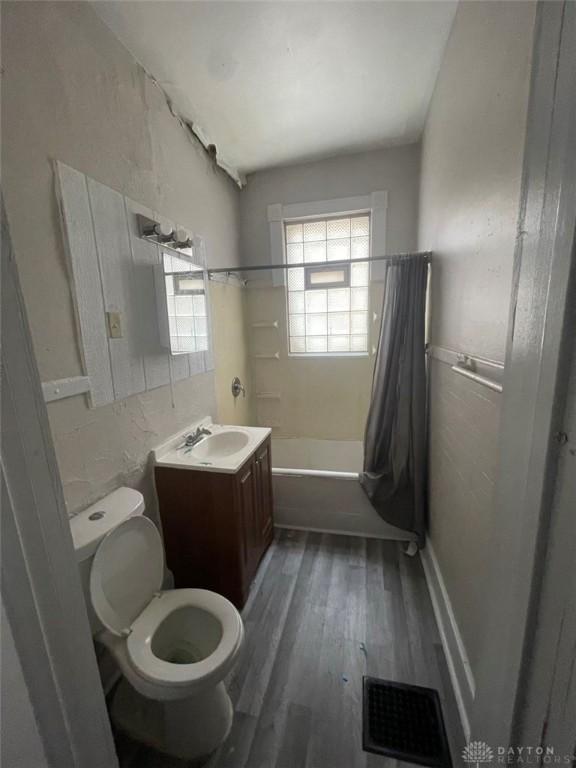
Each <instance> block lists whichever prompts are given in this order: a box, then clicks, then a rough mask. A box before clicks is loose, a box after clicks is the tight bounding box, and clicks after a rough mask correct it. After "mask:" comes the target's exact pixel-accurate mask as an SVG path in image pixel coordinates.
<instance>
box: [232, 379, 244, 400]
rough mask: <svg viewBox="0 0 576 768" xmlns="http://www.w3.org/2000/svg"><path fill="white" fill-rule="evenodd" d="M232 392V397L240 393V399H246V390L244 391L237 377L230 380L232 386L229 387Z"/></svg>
mask: <svg viewBox="0 0 576 768" xmlns="http://www.w3.org/2000/svg"><path fill="white" fill-rule="evenodd" d="M230 389H231V391H232V395H233V396H234V397H238V396H239V395H240V392H242V397H246V390H245V389H244V385H243V384H242V382H241V381H240V379H239V378H238V376H234V378H233V379H232V386H231V387H230Z"/></svg>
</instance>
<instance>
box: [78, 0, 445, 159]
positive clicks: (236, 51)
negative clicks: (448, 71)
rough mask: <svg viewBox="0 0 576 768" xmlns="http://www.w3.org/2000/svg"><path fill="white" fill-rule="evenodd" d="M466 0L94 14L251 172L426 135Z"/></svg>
mask: <svg viewBox="0 0 576 768" xmlns="http://www.w3.org/2000/svg"><path fill="white" fill-rule="evenodd" d="M456 5H457V3H456V2H455V1H454V2H439V1H436V2H429V1H425V2H417V1H410V0H404V1H401V2H386V1H378V0H377V1H376V2H362V1H358V2H305V1H304V2H303V1H300V2H270V1H268V2H243V1H242V0H240V1H237V2H218V1H217V0H216V1H215V0H212V1H211V2H196V1H192V2H191V1H189V2H175V1H174V0H170V1H169V2H168V1H164V2H158V1H155V0H149V1H148V2H142V1H139V2H132V1H131V0H115V1H114V2H108V1H107V0H105V1H102V0H99V1H98V2H94V3H93V8H94V10H95V11H96V13H97V14H98V15H99V16H100V17H101V18H102V20H103V21H104V22H105V23H106V24H107V25H108V26H109V27H110V29H111V30H112V31H113V32H114V34H115V35H116V36H117V37H118V38H119V39H120V40H121V41H122V42H123V43H124V45H125V46H126V47H127V48H128V49H129V50H130V51H131V52H132V54H133V55H134V56H135V57H136V59H137V60H138V61H139V62H140V63H141V64H142V65H143V66H144V67H145V69H146V70H147V71H148V72H149V73H150V74H151V75H153V76H154V77H155V78H156V80H157V81H158V82H159V84H160V85H161V86H162V88H163V89H164V91H165V92H166V94H167V95H168V96H169V97H170V99H171V101H172V103H173V106H174V108H175V110H176V111H177V112H178V113H180V114H181V115H182V117H184V118H186V119H187V120H190V121H192V123H193V124H194V125H195V127H196V128H197V129H198V131H199V133H200V134H201V135H202V136H204V137H205V138H206V139H207V141H208V142H210V143H214V144H215V145H216V147H217V150H218V157H219V159H220V160H221V161H223V162H224V163H226V164H227V165H229V166H231V167H232V168H234V169H235V170H237V171H239V172H240V173H242V174H246V173H250V172H252V171H256V170H260V169H263V168H267V167H271V166H277V165H284V164H288V163H294V162H298V161H302V160H311V159H316V158H319V157H326V156H331V155H336V154H343V153H349V152H355V151H360V150H363V149H373V148H376V147H384V146H392V145H396V144H406V143H409V142H412V141H415V140H417V139H418V138H419V136H420V133H421V131H422V128H423V125H424V120H425V117H426V112H427V109H428V104H429V101H430V97H431V95H432V90H433V88H434V83H435V81H436V76H437V73H438V69H439V66H440V62H441V59H442V55H443V52H444V47H445V44H446V40H447V38H448V34H449V32H450V27H451V24H452V20H453V17H454V13H455V10H456Z"/></svg>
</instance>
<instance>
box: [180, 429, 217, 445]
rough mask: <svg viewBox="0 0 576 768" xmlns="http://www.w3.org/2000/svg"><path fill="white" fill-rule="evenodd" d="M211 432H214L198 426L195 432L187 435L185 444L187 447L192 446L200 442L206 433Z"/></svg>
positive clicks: (209, 433)
mask: <svg viewBox="0 0 576 768" xmlns="http://www.w3.org/2000/svg"><path fill="white" fill-rule="evenodd" d="M211 434H212V432H210V430H209V429H206V428H205V427H198V428H197V430H196V432H194V434H192V435H188V436H187V438H186V440H184V445H185V446H186V448H192V446H193V445H196V444H197V443H199V442H200V440H202V439H203V437H204V436H205V435H211Z"/></svg>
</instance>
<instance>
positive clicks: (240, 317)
mask: <svg viewBox="0 0 576 768" xmlns="http://www.w3.org/2000/svg"><path fill="white" fill-rule="evenodd" d="M210 301H211V306H212V331H213V335H214V350H215V360H214V362H215V366H216V371H215V373H216V402H217V416H218V421H219V422H220V423H221V424H245V425H247V426H250V425H251V424H252V425H253V424H254V414H253V410H252V403H253V391H252V376H251V371H250V360H249V357H248V338H247V333H246V324H245V317H246V312H247V297H246V290H245V288H244V287H243V286H242V284H241V283H239V282H236V281H234V279H233V278H230V281H228V282H220V281H218V282H217V281H216V280H212V281H210ZM235 376H238V378H239V379H240V381H241V382H242V384H243V385H244V387H245V389H246V397H243V396H242V395H240V397H237V398H235V397H233V395H232V392H231V385H232V379H233V378H234V377H235Z"/></svg>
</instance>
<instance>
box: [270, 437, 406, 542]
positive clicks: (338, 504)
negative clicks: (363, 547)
mask: <svg viewBox="0 0 576 768" xmlns="http://www.w3.org/2000/svg"><path fill="white" fill-rule="evenodd" d="M272 466H273V468H272V481H273V485H274V523H275V525H276V526H277V527H278V528H298V529H304V530H310V531H322V532H330V533H343V534H347V535H349V536H368V537H372V538H379V539H395V540H399V541H407V540H410V539H412V538H413V536H412V535H411V534H409V533H406V531H401V530H400V529H399V528H396V527H394V526H393V525H389V524H388V523H385V522H384V520H382V518H381V517H380V516H379V515H378V514H377V512H375V511H374V509H373V508H372V505H371V504H370V502H369V501H368V499H367V498H366V495H365V494H364V491H363V490H362V488H361V487H360V483H359V482H358V473H359V472H360V471H361V469H362V443H361V442H353V441H346V440H313V439H310V438H276V439H273V440H272Z"/></svg>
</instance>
